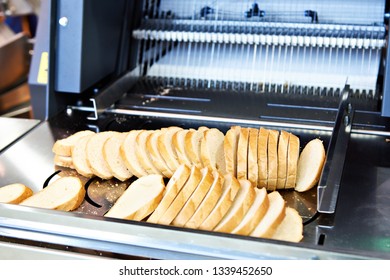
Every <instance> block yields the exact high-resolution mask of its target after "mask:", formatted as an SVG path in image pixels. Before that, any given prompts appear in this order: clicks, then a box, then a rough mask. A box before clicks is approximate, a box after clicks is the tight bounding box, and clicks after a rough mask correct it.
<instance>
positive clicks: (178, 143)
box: [172, 129, 194, 166]
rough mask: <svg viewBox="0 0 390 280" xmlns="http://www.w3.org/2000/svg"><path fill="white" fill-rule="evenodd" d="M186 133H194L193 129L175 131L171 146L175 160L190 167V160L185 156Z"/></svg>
mask: <svg viewBox="0 0 390 280" xmlns="http://www.w3.org/2000/svg"><path fill="white" fill-rule="evenodd" d="M188 131H194V129H183V130H179V131H177V132H176V133H175V134H174V135H173V137H172V145H173V147H174V149H175V151H176V154H177V158H178V160H179V162H180V164H186V165H188V166H191V165H192V162H191V159H190V158H189V156H188V155H187V151H186V146H185V138H186V135H187V133H188Z"/></svg>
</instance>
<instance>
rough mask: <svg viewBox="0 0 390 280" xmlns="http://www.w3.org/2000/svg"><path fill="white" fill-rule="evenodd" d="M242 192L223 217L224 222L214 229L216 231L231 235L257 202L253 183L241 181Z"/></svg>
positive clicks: (240, 191) (239, 192)
mask: <svg viewBox="0 0 390 280" xmlns="http://www.w3.org/2000/svg"><path fill="white" fill-rule="evenodd" d="M239 182H240V186H241V187H240V190H239V191H238V193H237V195H236V197H235V199H234V200H233V203H232V205H231V207H230V208H229V210H228V212H227V213H226V214H225V216H223V218H222V220H221V221H220V222H219V223H218V225H217V226H216V227H215V228H214V231H218V232H226V233H229V232H231V231H233V229H234V228H235V227H237V225H238V224H239V223H240V222H241V221H242V219H243V218H244V216H245V214H246V213H247V212H248V210H249V208H250V207H251V205H252V204H253V201H254V200H255V196H256V192H255V188H253V186H252V184H251V182H249V181H248V180H239Z"/></svg>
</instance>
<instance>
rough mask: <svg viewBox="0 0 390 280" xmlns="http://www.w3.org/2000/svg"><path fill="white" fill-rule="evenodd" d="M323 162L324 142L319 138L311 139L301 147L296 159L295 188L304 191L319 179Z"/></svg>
mask: <svg viewBox="0 0 390 280" xmlns="http://www.w3.org/2000/svg"><path fill="white" fill-rule="evenodd" d="M324 163H325V148H324V144H323V143H322V141H321V140H319V139H313V140H311V141H310V142H309V143H307V144H306V146H305V147H304V148H303V150H302V152H301V154H300V156H299V159H298V169H297V181H296V186H295V190H296V191H298V192H304V191H307V190H310V189H311V188H312V187H314V186H315V185H316V184H317V183H318V181H319V179H320V176H321V172H322V168H323V165H324Z"/></svg>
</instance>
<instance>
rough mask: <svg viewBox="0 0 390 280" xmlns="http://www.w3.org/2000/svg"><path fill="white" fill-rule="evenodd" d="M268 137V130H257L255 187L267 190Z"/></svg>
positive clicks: (261, 128)
mask: <svg viewBox="0 0 390 280" xmlns="http://www.w3.org/2000/svg"><path fill="white" fill-rule="evenodd" d="M268 135H269V130H268V129H265V128H263V127H260V129H259V136H258V139H257V140H258V143H257V166H258V171H259V175H258V183H257V187H259V188H267V180H268Z"/></svg>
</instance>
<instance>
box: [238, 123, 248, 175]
mask: <svg viewBox="0 0 390 280" xmlns="http://www.w3.org/2000/svg"><path fill="white" fill-rule="evenodd" d="M248 142H249V128H248V127H242V128H241V130H240V137H239V139H238V145H237V179H239V180H242V179H247V178H248V144H249V143H248Z"/></svg>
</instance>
